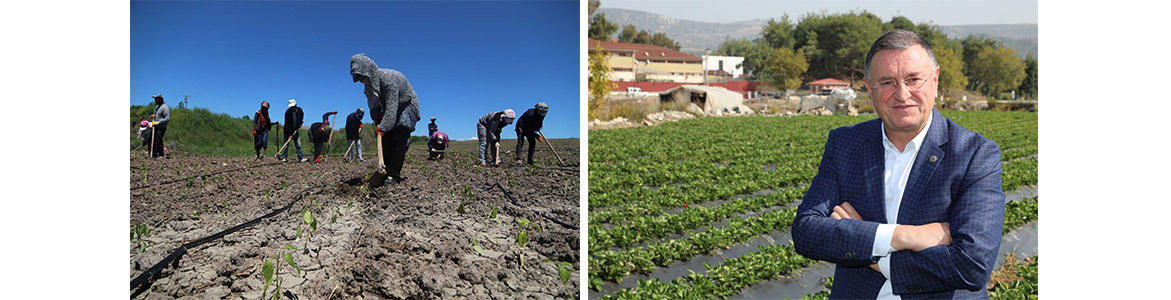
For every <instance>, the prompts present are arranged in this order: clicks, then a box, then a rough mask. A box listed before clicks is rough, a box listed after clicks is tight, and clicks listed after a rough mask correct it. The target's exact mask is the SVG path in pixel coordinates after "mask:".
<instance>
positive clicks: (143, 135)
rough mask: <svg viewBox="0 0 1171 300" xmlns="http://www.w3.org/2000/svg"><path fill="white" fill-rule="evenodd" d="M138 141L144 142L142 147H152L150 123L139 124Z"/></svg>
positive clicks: (142, 122) (143, 121) (140, 122)
mask: <svg viewBox="0 0 1171 300" xmlns="http://www.w3.org/2000/svg"><path fill="white" fill-rule="evenodd" d="M138 140H140V141H142V146H147V147H150V121H147V120H142V121H139V122H138ZM140 147H141V146H140Z"/></svg>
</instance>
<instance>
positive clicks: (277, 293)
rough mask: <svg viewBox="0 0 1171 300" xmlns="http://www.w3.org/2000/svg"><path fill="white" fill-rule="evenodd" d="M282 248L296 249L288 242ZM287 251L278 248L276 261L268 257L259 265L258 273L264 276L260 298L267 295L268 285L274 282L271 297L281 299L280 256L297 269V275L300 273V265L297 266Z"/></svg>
mask: <svg viewBox="0 0 1171 300" xmlns="http://www.w3.org/2000/svg"><path fill="white" fill-rule="evenodd" d="M284 249H287V250H291V251H297V247H293V245H289V244H285V247H284ZM289 253H290V252H284V251H283V250H278V251H277V255H276V256H277V257H276V259H275V260H276V261H277V263H275V264H274V263H273V261H274V260H273V259H268V260H265V261H264V265H263V266H261V268H260V273H261V275H263V276H264V290H263V291H262V292H261V294H260V298H261V299H264V298H265V296H267V293H268V286H269V285H271V284H272V283H274V282H275V283H276V290H274V291H273V294H272V299H281V282H282V281H283V280H282V279H281V275H280V271H281V263H280V259H281V258H282V257H283V258H284V260H285V263H286V264H288V265H289V266H290V267H293V269H295V270H297V275H298V276H299V275H300V274H301V267H298V266H297V262H296V261H293V255H292V254H289Z"/></svg>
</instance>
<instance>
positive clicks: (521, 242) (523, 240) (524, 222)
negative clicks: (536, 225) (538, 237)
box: [516, 218, 529, 270]
mask: <svg viewBox="0 0 1171 300" xmlns="http://www.w3.org/2000/svg"><path fill="white" fill-rule="evenodd" d="M516 222H517V223H520V226H519V227H518V228H519V229H520V232H519V233H517V234H516V245H517V246H520V269H521V270H524V268H525V245H526V244H528V242H529V234H528V233H526V232H525V226H528V225H529V219H523V218H522V219H520V220H516Z"/></svg>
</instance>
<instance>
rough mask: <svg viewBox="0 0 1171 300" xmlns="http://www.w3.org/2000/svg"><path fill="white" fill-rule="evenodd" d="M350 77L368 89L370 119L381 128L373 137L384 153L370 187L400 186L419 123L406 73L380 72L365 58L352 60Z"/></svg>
mask: <svg viewBox="0 0 1171 300" xmlns="http://www.w3.org/2000/svg"><path fill="white" fill-rule="evenodd" d="M350 76H353V78H354V82H362V84H363V85H364V86H365V91H364V93H365V94H366V103H367V104H368V105H369V106H370V118H371V119H374V124H377V126H378V128H377V129H375V130H374V134H375V135H376V137H380V138H381V140H380V141H381V145H379V147H380V148H379V149H378V152H381V153H379V155H381V157H379V158H380V159H381V160H382V163H381V164H380V165H379V166H378V170H376V171H375V172H374V175H372V176H370V184H371V185H372V186H379V185H382V184H384V183H385V184H398V183H399V182H402V180H403V178H402V177H401V172H402V169H403V161H404V160H406V157H407V146H410V142H411V132H413V131H415V123H418V122H419V97H418V96H417V95H415V90H414V89H412V88H411V83H410V82H408V81H407V77H406V76H404V75H403V73H400V72H399V71H395V70H391V69H379V68H378V65H377V64H375V63H374V60H372V59H370V58H369V57H367V56H366V54H361V53H359V54H354V56H353V57H350ZM383 148H385V149H383ZM387 176H389V177H390V179H389V180H387V179H386V178H387Z"/></svg>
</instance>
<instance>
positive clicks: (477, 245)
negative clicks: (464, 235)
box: [469, 236, 484, 253]
mask: <svg viewBox="0 0 1171 300" xmlns="http://www.w3.org/2000/svg"><path fill="white" fill-rule="evenodd" d="M477 238H478V236H477ZM477 238H471V239H470V240H471V242H472V244H471V245H469V246H470V247H472V250H475V251H476V253H484V248H480V241H478V240H477Z"/></svg>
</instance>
